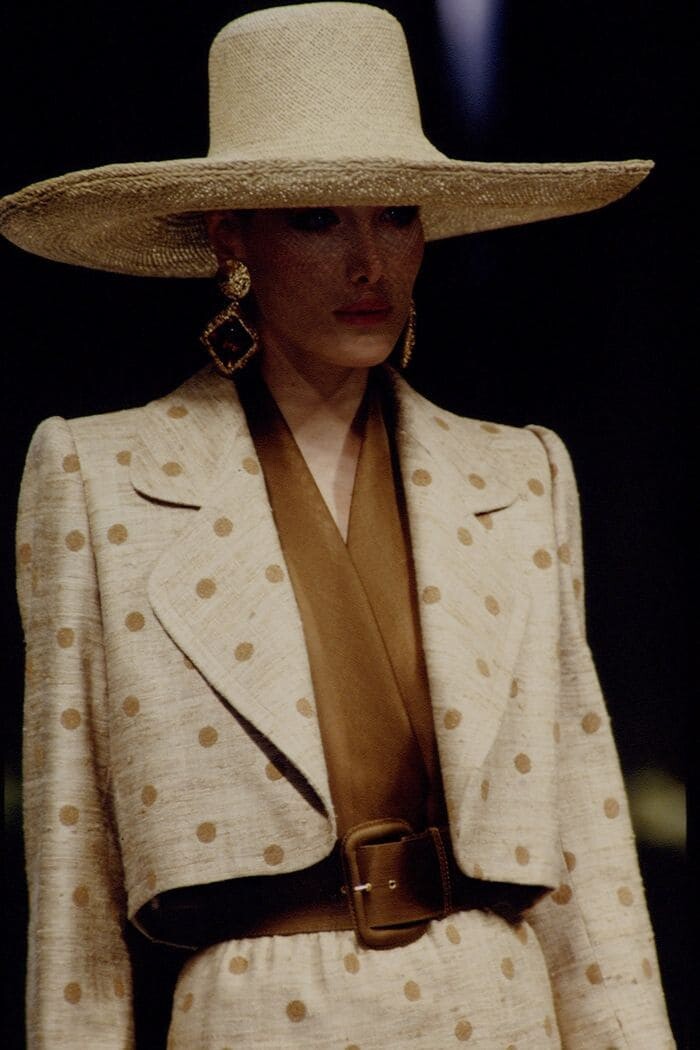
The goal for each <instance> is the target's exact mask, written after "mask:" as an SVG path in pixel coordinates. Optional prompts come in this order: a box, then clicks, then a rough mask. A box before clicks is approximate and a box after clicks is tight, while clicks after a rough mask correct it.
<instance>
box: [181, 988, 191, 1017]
mask: <svg viewBox="0 0 700 1050" xmlns="http://www.w3.org/2000/svg"><path fill="white" fill-rule="evenodd" d="M193 1002H194V996H193V995H192V992H188V993H187V995H184V996H183V997H182V1002H181V1003H180V1009H181V1010H182V1012H183V1014H186V1013H187V1012H188V1011H189V1010H191V1009H192V1003H193Z"/></svg>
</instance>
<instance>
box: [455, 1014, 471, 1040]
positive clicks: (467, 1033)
mask: <svg viewBox="0 0 700 1050" xmlns="http://www.w3.org/2000/svg"><path fill="white" fill-rule="evenodd" d="M473 1031H474V1029H473V1028H472V1026H471V1025H470V1024H469V1021H465V1020H464V1018H463V1019H462V1020H461V1021H458V1022H457V1024H456V1025H455V1035H456V1037H457V1038H458V1039H459V1041H460V1042H461V1043H466V1041H467V1039H471V1037H472V1032H473Z"/></svg>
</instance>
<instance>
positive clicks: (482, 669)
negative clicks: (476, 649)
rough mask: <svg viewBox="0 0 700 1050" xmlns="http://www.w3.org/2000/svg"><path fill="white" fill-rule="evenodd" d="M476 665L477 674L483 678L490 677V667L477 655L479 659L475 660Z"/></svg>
mask: <svg viewBox="0 0 700 1050" xmlns="http://www.w3.org/2000/svg"><path fill="white" fill-rule="evenodd" d="M476 667H477V670H478V672H479V674H480V675H483V677H484V678H490V677H491V669H490V667H489V665H488V664H487V663H486V660H482V659H481V657H479V659H478V660H477V661H476Z"/></svg>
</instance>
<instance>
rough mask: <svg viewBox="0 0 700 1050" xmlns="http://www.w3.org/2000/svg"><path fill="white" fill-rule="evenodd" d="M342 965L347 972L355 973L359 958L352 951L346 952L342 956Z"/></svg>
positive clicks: (358, 966)
mask: <svg viewBox="0 0 700 1050" xmlns="http://www.w3.org/2000/svg"><path fill="white" fill-rule="evenodd" d="M343 966H344V967H345V969H346V970H347V971H348V973H357V972H358V970H359V969H360V960H359V959H358V958H357V956H356V955H355V953H354V952H348V954H347V955H346V956H345V957H344V958H343Z"/></svg>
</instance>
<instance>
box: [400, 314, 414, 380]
mask: <svg viewBox="0 0 700 1050" xmlns="http://www.w3.org/2000/svg"><path fill="white" fill-rule="evenodd" d="M415 345H416V304H415V303H414V302H413V299H411V302H410V304H409V307H408V320H407V321H406V328H405V330H404V336H403V344H402V346H401V367H402V368H406V366H407V365H408V362H409V361H410V360H411V355H412V354H413V348H414V346H415Z"/></svg>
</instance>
